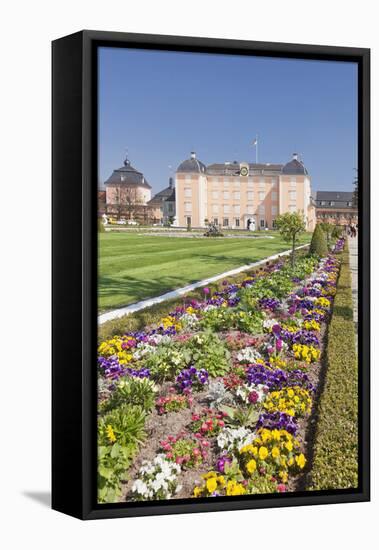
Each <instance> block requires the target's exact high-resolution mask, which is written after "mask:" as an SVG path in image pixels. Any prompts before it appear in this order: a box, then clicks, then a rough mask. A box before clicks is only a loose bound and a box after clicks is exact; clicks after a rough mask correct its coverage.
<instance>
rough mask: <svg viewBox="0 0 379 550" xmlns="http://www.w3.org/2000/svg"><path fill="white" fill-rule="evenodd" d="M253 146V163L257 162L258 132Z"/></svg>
mask: <svg viewBox="0 0 379 550" xmlns="http://www.w3.org/2000/svg"><path fill="white" fill-rule="evenodd" d="M253 146H254V147H255V164H258V134H256V136H255V140H254V141H253Z"/></svg>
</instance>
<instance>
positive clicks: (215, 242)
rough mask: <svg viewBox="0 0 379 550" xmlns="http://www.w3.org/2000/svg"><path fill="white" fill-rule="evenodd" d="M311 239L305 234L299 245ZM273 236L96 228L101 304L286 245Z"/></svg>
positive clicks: (159, 289) (116, 303) (158, 290)
mask: <svg viewBox="0 0 379 550" xmlns="http://www.w3.org/2000/svg"><path fill="white" fill-rule="evenodd" d="M309 241H310V234H307V233H305V234H303V235H302V236H301V239H300V243H299V244H305V243H308V242H309ZM288 248H290V246H289V244H288V243H286V242H285V241H283V240H282V239H281V238H280V236H279V235H275V237H274V238H273V239H248V238H214V239H202V238H188V237H166V236H148V235H138V234H135V233H116V232H115V233H99V309H100V311H107V310H110V309H114V308H116V307H120V306H124V305H128V304H131V303H134V302H137V301H139V300H143V299H145V298H151V297H154V296H159V295H160V294H162V293H164V292H167V291H169V290H173V289H175V288H180V287H182V286H185V285H186V284H190V283H193V282H196V281H199V280H201V279H204V278H205V277H209V276H212V275H216V274H218V273H222V272H223V271H227V270H229V269H233V268H235V267H238V266H241V265H244V264H247V263H251V262H256V261H259V260H261V259H263V258H265V257H267V256H271V255H273V254H276V253H278V252H282V251H284V250H288Z"/></svg>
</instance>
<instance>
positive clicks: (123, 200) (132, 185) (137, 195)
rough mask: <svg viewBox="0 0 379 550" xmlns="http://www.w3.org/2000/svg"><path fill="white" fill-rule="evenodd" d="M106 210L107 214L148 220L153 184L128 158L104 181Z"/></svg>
mask: <svg viewBox="0 0 379 550" xmlns="http://www.w3.org/2000/svg"><path fill="white" fill-rule="evenodd" d="M104 185H105V210H106V213H107V214H110V215H116V216H117V217H119V218H120V217H122V216H125V217H127V218H128V219H139V220H141V221H147V220H148V218H149V209H148V206H147V204H148V202H149V201H150V199H151V185H150V184H149V183H148V182H147V180H146V178H145V177H144V175H143V173H142V172H140V171H139V170H137V169H136V168H134V167H133V166H132V165H131V164H130V161H129V159H128V158H126V159H125V160H124V165H123V166H121V167H120V168H116V170H113V172H112V174H111V176H110V177H109V178H108V179H107V180H106V181H105V182H104Z"/></svg>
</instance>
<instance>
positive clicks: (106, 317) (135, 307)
mask: <svg viewBox="0 0 379 550" xmlns="http://www.w3.org/2000/svg"><path fill="white" fill-rule="evenodd" d="M307 246H309V245H308V244H303V245H301V246H297V247H296V250H299V249H301V248H306V247H307ZM291 251H292V250H286V251H285V252H280V253H279V254H274V255H273V256H268V257H267V258H264V259H263V260H259V262H254V263H252V264H246V265H242V266H240V267H237V268H235V269H231V270H230V271H225V272H224V273H220V274H218V275H214V276H213V277H208V278H207V279H203V280H202V281H197V282H196V283H192V284H191V285H187V286H183V287H182V288H177V289H176V290H171V291H170V292H166V293H165V294H162V295H161V296H156V297H155V298H148V299H147V300H142V301H141V302H136V303H135V304H131V305H130V306H125V307H121V308H118V309H113V310H112V311H108V312H106V313H102V314H101V315H99V316H98V318H97V321H98V324H99V325H102V324H103V323H106V322H107V321H112V320H113V319H119V318H120V317H123V316H124V315H129V314H130V313H135V312H136V311H140V310H141V309H146V308H147V307H151V306H154V305H155V304H160V303H162V302H165V301H166V300H171V299H172V298H178V297H179V296H183V294H187V292H191V290H195V288H199V287H202V286H205V285H208V284H210V283H214V282H215V281H218V280H219V279H223V278H224V277H230V276H231V275H237V274H238V273H241V272H242V271H247V270H248V269H251V268H252V267H256V266H258V265H261V264H265V263H266V262H270V261H271V260H277V259H278V258H280V257H281V256H288V255H289V254H290V253H291Z"/></svg>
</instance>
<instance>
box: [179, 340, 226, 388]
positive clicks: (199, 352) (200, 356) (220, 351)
mask: <svg viewBox="0 0 379 550" xmlns="http://www.w3.org/2000/svg"><path fill="white" fill-rule="evenodd" d="M184 349H185V350H186V352H187V353H188V354H189V363H191V364H193V365H194V366H195V367H196V368H197V369H205V370H206V371H207V372H208V374H209V376H211V377H216V376H223V375H224V374H226V373H227V372H228V371H229V369H230V367H231V362H230V359H231V355H230V352H229V350H228V349H227V348H226V346H225V344H224V342H222V340H220V338H219V337H218V336H217V334H215V333H213V332H212V331H210V330H206V331H204V332H200V333H198V334H195V335H194V336H193V337H192V338H191V339H190V340H188V341H187V342H186V343H185V344H184Z"/></svg>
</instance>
